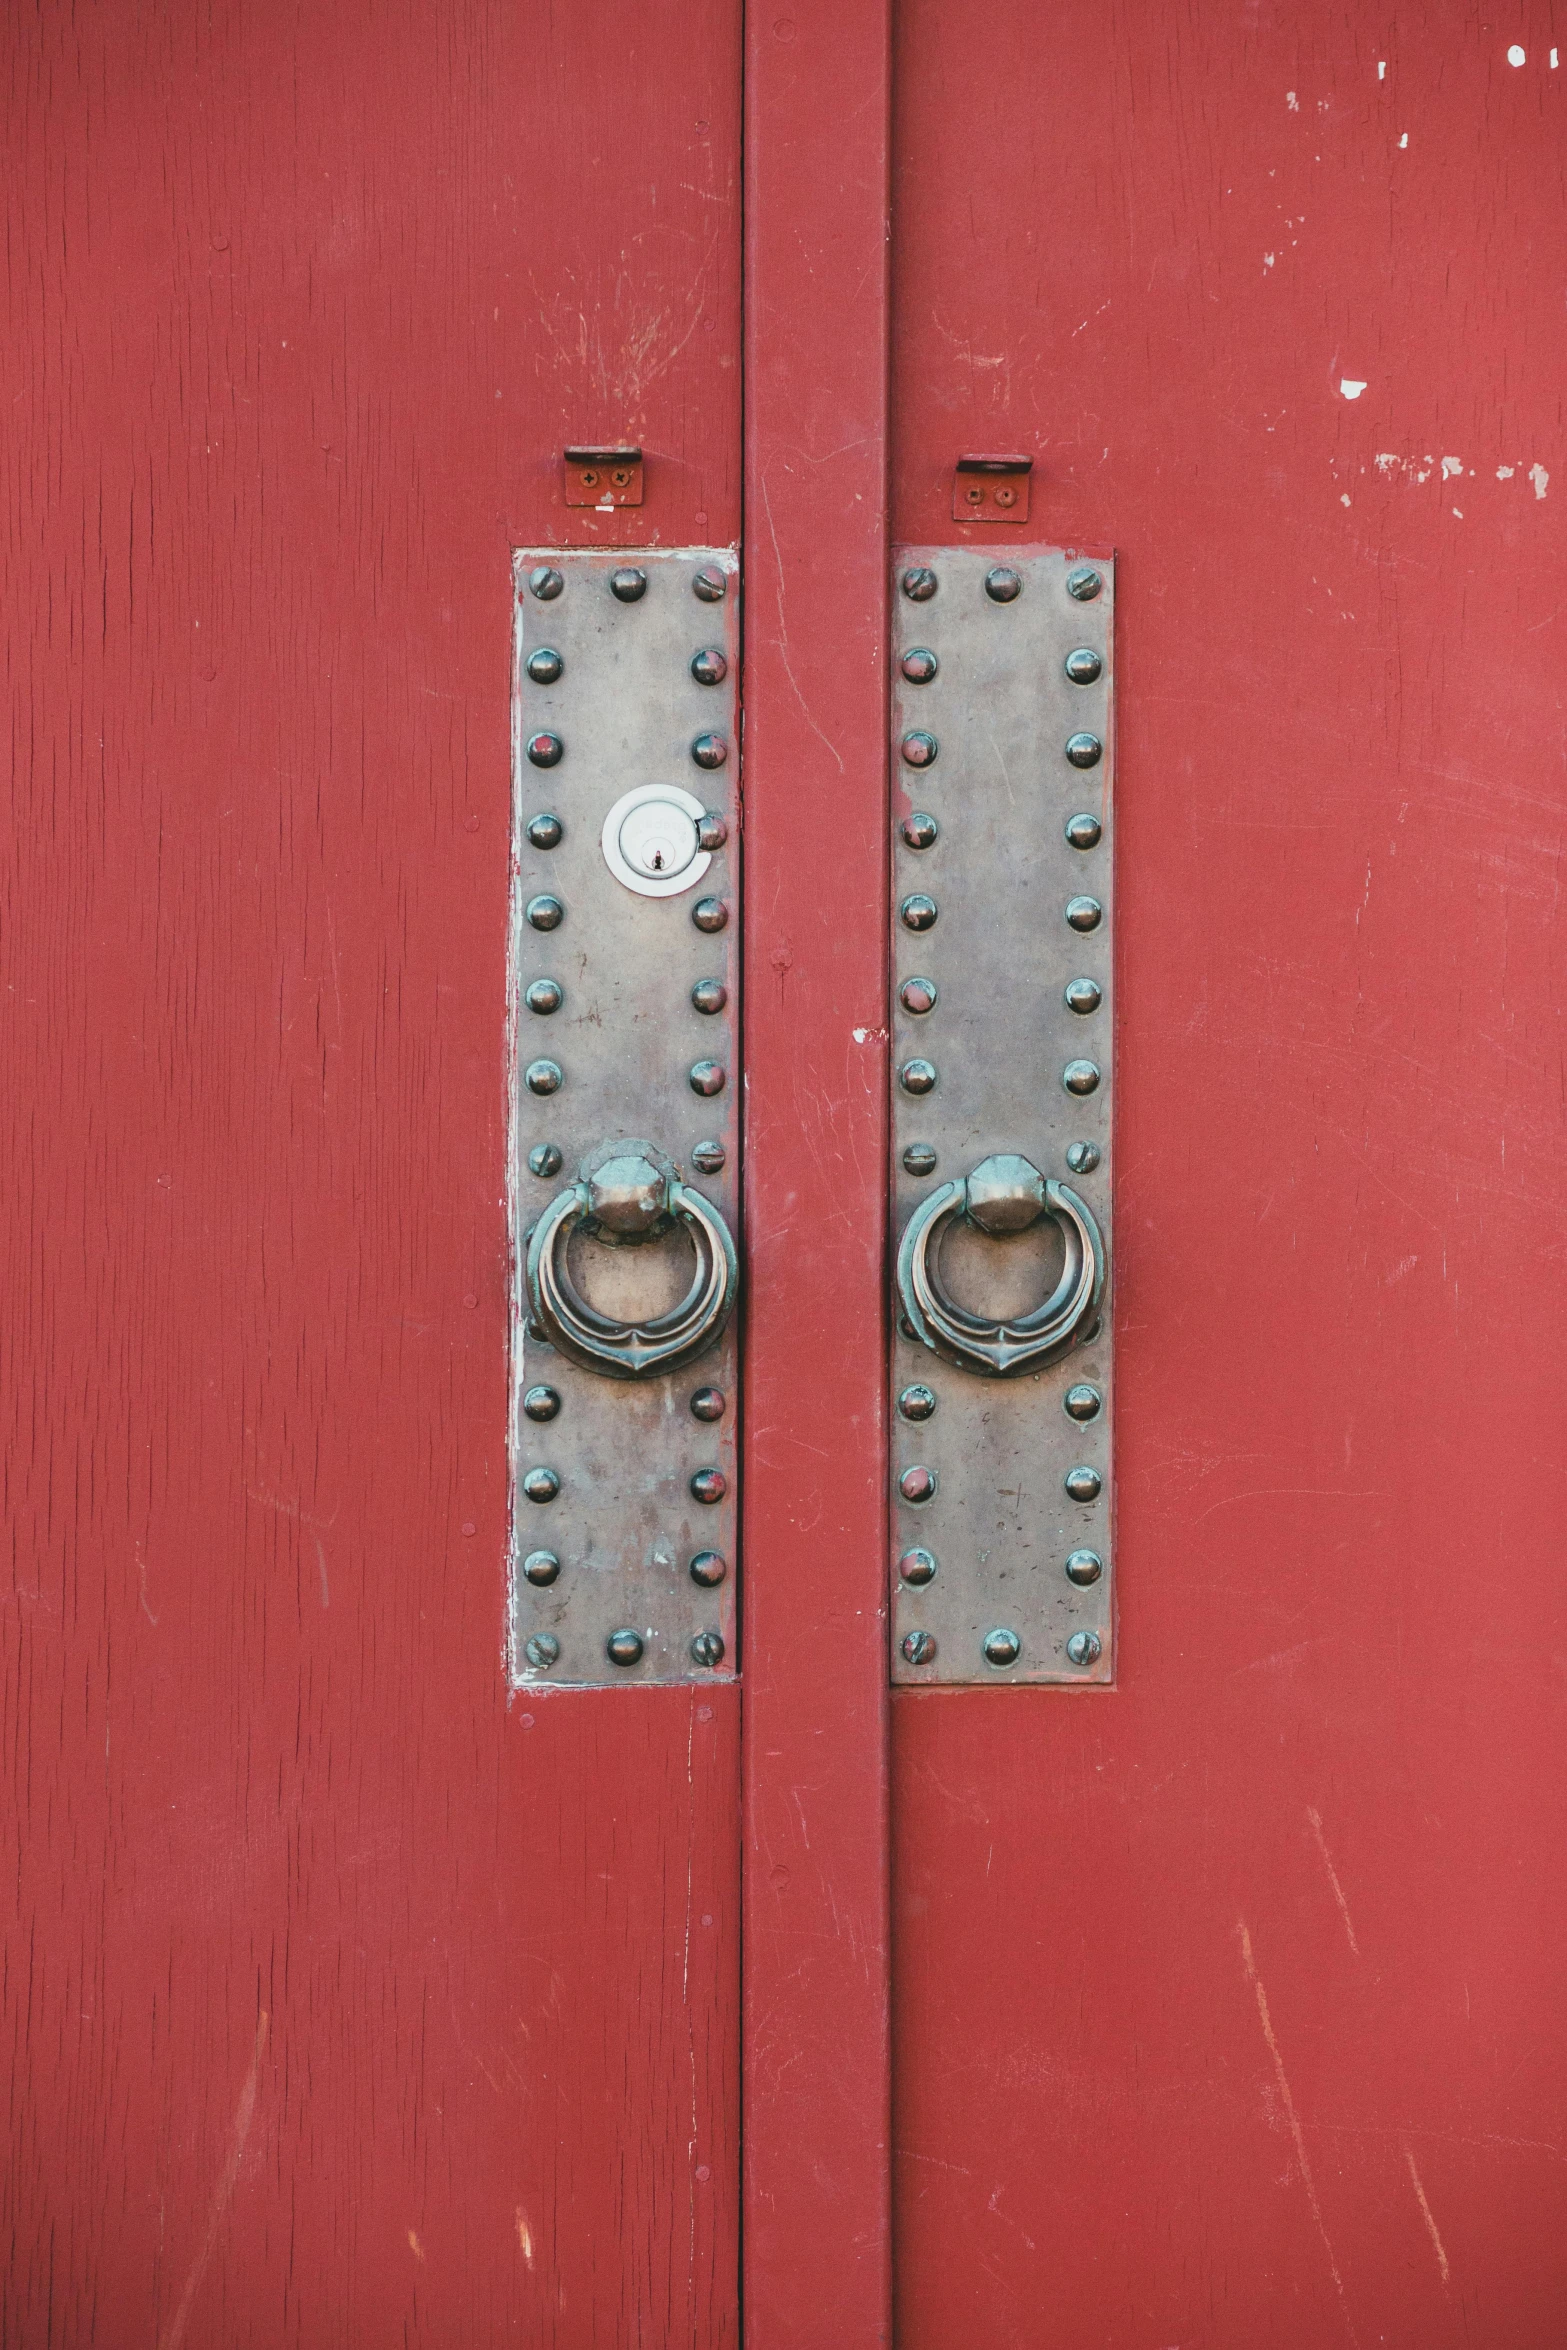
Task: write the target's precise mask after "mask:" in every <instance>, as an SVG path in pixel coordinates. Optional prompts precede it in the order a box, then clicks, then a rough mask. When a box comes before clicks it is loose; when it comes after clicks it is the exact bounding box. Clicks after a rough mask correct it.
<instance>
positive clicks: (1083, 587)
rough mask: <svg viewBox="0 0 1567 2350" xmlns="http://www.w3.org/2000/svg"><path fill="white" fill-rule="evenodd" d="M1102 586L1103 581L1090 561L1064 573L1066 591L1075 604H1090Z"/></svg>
mask: <svg viewBox="0 0 1567 2350" xmlns="http://www.w3.org/2000/svg"><path fill="white" fill-rule="evenodd" d="M1103 586H1104V581H1103V579H1102V578H1101V577H1100V575H1099V573H1098V572H1097V571H1095V569H1094V568H1093V565H1092V564H1091V563H1084V564H1081V565H1080V566H1079V568H1078V569H1077V570H1076V571H1069V572H1068V573H1067V575H1066V592H1067V594H1068V595H1069V596H1070V597H1071V598H1072V600H1073V602H1074V603H1077V604H1091V603H1092V602H1093V600H1094V598H1095V597H1096V596H1097V595H1098V593H1099V591H1100V589H1101V588H1102V587H1103Z"/></svg>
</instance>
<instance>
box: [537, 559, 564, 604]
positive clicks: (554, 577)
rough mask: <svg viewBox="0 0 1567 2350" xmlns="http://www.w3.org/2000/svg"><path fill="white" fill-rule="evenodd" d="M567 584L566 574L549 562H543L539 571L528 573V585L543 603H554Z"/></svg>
mask: <svg viewBox="0 0 1567 2350" xmlns="http://www.w3.org/2000/svg"><path fill="white" fill-rule="evenodd" d="M565 584H566V581H565V577H564V575H563V574H562V573H561V572H559V571H557V570H555V568H554V567H553V565H551V564H549V563H541V564H540V565H539V567H538V569H537V571H530V572H529V574H528V585H529V587H530V588H531V589H532V591H533V593H534V595H536V596H537V597H538V599H539V602H540V603H541V604H552V603H553V602H554V600H555V598H556V597H557V596H558V595H559V594H560V591H561V589H562V588H563V587H564V586H565Z"/></svg>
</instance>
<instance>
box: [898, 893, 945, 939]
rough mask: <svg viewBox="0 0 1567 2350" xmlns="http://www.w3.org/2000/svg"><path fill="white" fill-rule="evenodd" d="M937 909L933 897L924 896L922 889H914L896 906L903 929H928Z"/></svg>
mask: <svg viewBox="0 0 1567 2350" xmlns="http://www.w3.org/2000/svg"><path fill="white" fill-rule="evenodd" d="M939 911H940V909H939V908H938V906H937V904H936V901H935V899H934V898H928V897H926V895H925V893H924V892H923V890H916V891H915V893H914V895H913V896H912V897H907V898H905V899H904V901H903V903H902V905H901V906H900V907H899V908H898V919H899V920H900V922H902V924H903V926H904V928H905V930H929V928H930V926H931V924H932V923H933V922H934V921H935V919H936V916H937V913H938V912H939Z"/></svg>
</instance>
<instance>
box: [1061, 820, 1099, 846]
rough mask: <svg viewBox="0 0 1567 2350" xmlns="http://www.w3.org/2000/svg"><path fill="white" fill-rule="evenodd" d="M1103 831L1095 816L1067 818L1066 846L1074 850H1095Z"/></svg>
mask: <svg viewBox="0 0 1567 2350" xmlns="http://www.w3.org/2000/svg"><path fill="white" fill-rule="evenodd" d="M1103 829H1104V827H1103V826H1102V825H1101V824H1100V821H1099V819H1098V817H1097V816H1089V815H1081V816H1069V817H1068V818H1067V820H1066V837H1067V845H1068V846H1069V847H1070V848H1074V849H1096V848H1098V846H1099V839H1100V835H1101V833H1102V831H1103Z"/></svg>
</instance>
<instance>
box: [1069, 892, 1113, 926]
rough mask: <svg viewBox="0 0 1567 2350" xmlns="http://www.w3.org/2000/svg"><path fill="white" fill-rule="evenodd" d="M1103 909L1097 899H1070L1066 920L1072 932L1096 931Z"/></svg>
mask: <svg viewBox="0 0 1567 2350" xmlns="http://www.w3.org/2000/svg"><path fill="white" fill-rule="evenodd" d="M1103 914H1104V908H1103V906H1102V905H1101V904H1100V903H1099V900H1098V899H1097V898H1070V899H1068V901H1067V909H1066V918H1067V920H1068V922H1070V923H1071V925H1072V928H1073V929H1074V930H1097V929H1098V928H1099V924H1100V920H1101V918H1102V916H1103Z"/></svg>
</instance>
